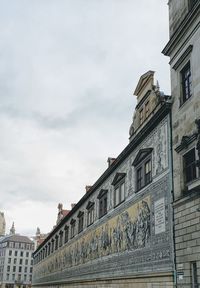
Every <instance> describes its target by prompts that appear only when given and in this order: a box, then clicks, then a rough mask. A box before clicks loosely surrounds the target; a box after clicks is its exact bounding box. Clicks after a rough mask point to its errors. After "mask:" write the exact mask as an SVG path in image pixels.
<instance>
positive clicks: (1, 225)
mask: <svg viewBox="0 0 200 288" xmlns="http://www.w3.org/2000/svg"><path fill="white" fill-rule="evenodd" d="M5 232H6V221H5V216H4V213H3V212H0V237H1V236H4V235H5Z"/></svg>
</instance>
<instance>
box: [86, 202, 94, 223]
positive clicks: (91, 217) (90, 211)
mask: <svg viewBox="0 0 200 288" xmlns="http://www.w3.org/2000/svg"><path fill="white" fill-rule="evenodd" d="M86 209H87V227H88V226H90V225H92V224H93V223H94V202H91V201H89V202H88V205H87V207H86Z"/></svg>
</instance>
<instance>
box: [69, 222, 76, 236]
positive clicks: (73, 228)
mask: <svg viewBox="0 0 200 288" xmlns="http://www.w3.org/2000/svg"><path fill="white" fill-rule="evenodd" d="M70 224H71V238H73V237H74V236H75V226H76V220H75V219H72V220H71V221H70Z"/></svg>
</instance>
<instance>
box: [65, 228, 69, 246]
mask: <svg viewBox="0 0 200 288" xmlns="http://www.w3.org/2000/svg"><path fill="white" fill-rule="evenodd" d="M68 241H69V227H68V226H65V243H67V242H68Z"/></svg>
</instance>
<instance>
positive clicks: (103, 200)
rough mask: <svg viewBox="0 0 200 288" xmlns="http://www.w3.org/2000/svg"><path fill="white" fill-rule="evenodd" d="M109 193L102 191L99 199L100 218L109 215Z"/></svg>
mask: <svg viewBox="0 0 200 288" xmlns="http://www.w3.org/2000/svg"><path fill="white" fill-rule="evenodd" d="M107 192H108V190H104V189H102V190H101V191H100V193H99V195H98V197H97V198H98V199H99V218H101V217H103V216H104V215H105V214H107Z"/></svg>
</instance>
